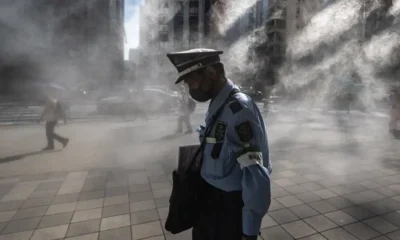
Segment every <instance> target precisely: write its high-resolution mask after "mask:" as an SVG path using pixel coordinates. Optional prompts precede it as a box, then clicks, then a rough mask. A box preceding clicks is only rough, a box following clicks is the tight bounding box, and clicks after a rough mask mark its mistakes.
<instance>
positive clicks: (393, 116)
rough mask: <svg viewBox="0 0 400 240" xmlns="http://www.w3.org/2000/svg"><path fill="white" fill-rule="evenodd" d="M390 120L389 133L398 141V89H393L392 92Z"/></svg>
mask: <svg viewBox="0 0 400 240" xmlns="http://www.w3.org/2000/svg"><path fill="white" fill-rule="evenodd" d="M389 99H390V104H391V110H390V120H389V132H390V133H391V134H392V135H393V136H394V137H395V138H397V139H399V138H400V129H398V122H399V121H400V93H399V89H398V87H393V88H392V89H391V92H390V96H389Z"/></svg>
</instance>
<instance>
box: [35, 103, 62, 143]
mask: <svg viewBox="0 0 400 240" xmlns="http://www.w3.org/2000/svg"><path fill="white" fill-rule="evenodd" d="M60 118H62V119H64V124H67V118H66V114H65V111H64V110H63V108H62V106H61V104H60V102H59V101H58V100H57V99H56V98H54V97H48V98H47V100H46V106H45V109H44V111H43V113H42V115H41V116H40V120H39V122H42V121H43V120H44V121H46V137H47V146H46V147H45V148H43V151H47V150H53V149H54V139H55V140H57V141H58V142H60V143H61V144H62V146H63V148H65V147H66V146H67V144H68V142H69V139H68V138H65V137H62V136H60V135H58V134H56V133H55V132H54V129H55V127H56V125H57V123H58V121H59V119H60Z"/></svg>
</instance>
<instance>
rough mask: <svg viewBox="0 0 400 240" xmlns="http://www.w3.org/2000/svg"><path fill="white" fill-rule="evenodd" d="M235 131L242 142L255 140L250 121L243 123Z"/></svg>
mask: <svg viewBox="0 0 400 240" xmlns="http://www.w3.org/2000/svg"><path fill="white" fill-rule="evenodd" d="M235 129H236V132H237V134H238V135H239V138H240V140H241V141H242V142H248V141H250V140H251V139H252V138H253V129H252V127H251V123H250V122H249V121H245V122H242V123H241V124H239V125H237V126H235Z"/></svg>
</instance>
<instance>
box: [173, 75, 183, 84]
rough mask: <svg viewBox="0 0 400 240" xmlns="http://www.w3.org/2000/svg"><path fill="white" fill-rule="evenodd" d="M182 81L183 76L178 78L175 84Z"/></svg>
mask: <svg viewBox="0 0 400 240" xmlns="http://www.w3.org/2000/svg"><path fill="white" fill-rule="evenodd" d="M182 81H183V76H180V77H179V78H178V79H177V80H176V81H175V84H178V83H180V82H182Z"/></svg>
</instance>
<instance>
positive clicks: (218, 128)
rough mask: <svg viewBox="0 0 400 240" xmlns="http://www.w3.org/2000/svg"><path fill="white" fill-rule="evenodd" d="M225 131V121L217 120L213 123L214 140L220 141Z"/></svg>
mask: <svg viewBox="0 0 400 240" xmlns="http://www.w3.org/2000/svg"><path fill="white" fill-rule="evenodd" d="M225 131H226V123H225V122H221V121H219V122H217V124H215V133H214V135H215V140H217V142H221V141H223V140H224V138H225Z"/></svg>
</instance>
